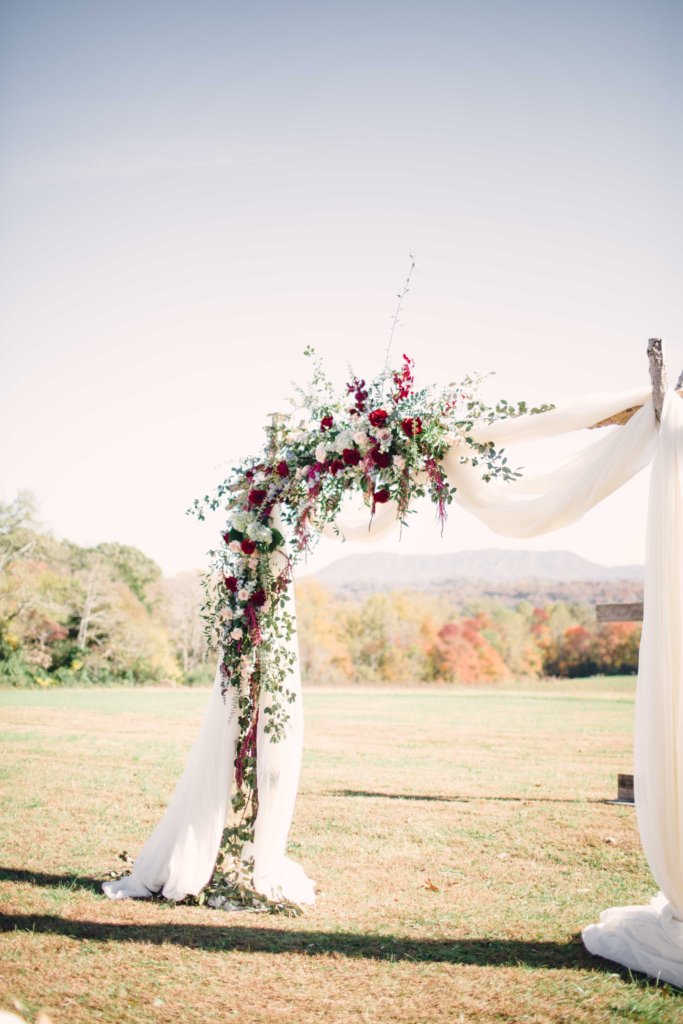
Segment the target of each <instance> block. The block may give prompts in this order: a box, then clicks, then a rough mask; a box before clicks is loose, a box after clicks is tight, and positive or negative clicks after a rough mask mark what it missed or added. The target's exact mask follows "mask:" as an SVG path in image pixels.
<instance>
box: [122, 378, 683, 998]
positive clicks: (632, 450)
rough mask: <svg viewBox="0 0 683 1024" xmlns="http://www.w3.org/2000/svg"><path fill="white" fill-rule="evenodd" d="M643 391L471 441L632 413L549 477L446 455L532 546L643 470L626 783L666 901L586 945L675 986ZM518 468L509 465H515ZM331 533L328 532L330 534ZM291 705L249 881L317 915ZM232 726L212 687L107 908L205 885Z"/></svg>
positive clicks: (669, 577) (674, 738)
mask: <svg viewBox="0 0 683 1024" xmlns="http://www.w3.org/2000/svg"><path fill="white" fill-rule="evenodd" d="M649 394H650V390H649V388H642V389H638V390H636V391H631V392H627V393H621V394H619V395H593V396H587V397H582V398H579V399H571V400H568V401H566V402H564V403H562V404H561V405H560V406H558V408H557V409H555V410H553V411H552V412H549V413H543V414H541V415H536V416H524V417H520V418H518V419H514V420H510V421H501V422H498V423H495V424H492V425H491V426H488V427H481V428H479V430H478V431H477V439H478V440H481V441H486V440H491V441H493V442H494V443H496V445H498V446H505V447H506V448H507V447H508V445H510V444H514V443H515V442H516V441H522V440H523V441H525V442H526V441H529V440H534V439H538V440H541V439H546V438H549V437H553V436H560V435H562V434H566V433H568V432H571V431H576V430H580V429H582V428H583V427H588V426H591V425H593V424H594V423H596V422H599V421H601V420H602V419H605V418H607V417H609V416H611V415H613V414H615V413H618V412H620V411H622V410H624V409H627V408H632V407H633V406H637V405H641V406H642V408H640V410H639V411H638V412H637V413H636V414H635V415H634V416H633V417H632V418H631V419H630V420H629V421H628V422H627V423H626V424H625V425H624V426H618V427H613V428H610V429H609V430H607V431H605V432H604V433H603V432H600V434H599V435H597V437H596V436H595V435H591V438H590V441H589V443H587V445H586V446H585V447H584V448H582V449H581V451H579V453H578V454H576V455H574V456H572V457H570V458H568V459H564V460H563V461H562V463H561V464H560V465H559V466H558V467H557V468H556V469H554V470H553V471H551V472H549V473H548V472H546V473H543V474H537V475H534V474H526V473H525V475H524V477H523V478H522V479H520V480H517V481H514V482H512V483H510V484H503V483H498V482H496V481H491V482H490V483H488V484H487V483H484V482H483V481H482V480H481V478H480V476H479V470H478V469H477V468H473V467H472V466H471V465H469V464H467V463H465V462H462V461H461V457H462V454H463V449H461V448H460V447H459V446H458V445H457V444H454V446H453V448H452V449H451V452H450V453H449V455H448V457H447V459H446V471H447V474H448V477H449V480H450V482H451V483H452V484H453V485H454V486H456V487H457V489H458V491H457V496H456V497H457V500H458V501H459V502H460V504H461V505H462V506H463V508H465V509H466V510H467V511H469V512H470V513H472V514H473V515H475V516H477V518H479V519H481V520H482V521H483V522H485V523H486V524H487V525H488V526H490V527H491V528H492V529H494V530H496V531H497V532H498V533H501V534H504V535H507V536H515V537H529V536H534V535H537V534H540V533H546V532H548V531H551V530H556V529H559V528H560V527H563V526H567V525H569V524H570V523H573V522H576V521H577V520H578V519H580V518H581V517H582V516H583V515H584V514H585V513H586V512H587V511H588V510H589V509H590V508H592V507H593V506H594V505H596V504H597V503H598V502H600V501H602V500H603V499H604V498H605V497H606V496H607V495H609V494H611V493H612V492H614V491H615V490H616V489H617V488H619V487H621V486H622V484H624V483H625V482H626V481H627V480H629V479H630V478H631V477H632V476H634V475H635V474H636V473H637V472H638V471H639V470H640V469H642V468H643V467H644V466H645V465H647V463H648V462H649V461H650V460H651V459H652V457H653V455H654V466H653V472H652V479H651V487H650V505H649V520H648V546H647V563H646V580H645V609H646V611H645V621H644V623H643V640H642V645H641V655H640V666H639V676H638V688H637V697H636V743H635V784H636V806H637V815H638V825H639V828H640V833H641V837H642V842H643V848H644V850H645V854H646V856H647V859H648V862H649V864H650V867H651V869H652V873H653V875H654V877H655V880H656V882H657V884H658V885H659V887H660V889H661V892H660V893H659V894H658V895H657V896H656V897H655V899H654V900H653V901H652V903H651V904H649V905H648V906H646V907H623V908H612V909H610V910H607V911H604V912H603V914H602V915H601V920H600V923H598V924H595V925H591V926H589V927H587V928H586V929H585V930H584V932H583V937H584V942H585V944H586V947H587V948H588V949H589V950H590V951H591V952H593V953H597V954H599V955H602V956H604V957H607V958H609V959H612V960H615V961H617V962H619V963H622V964H625V965H627V966H628V967H631V968H633V969H635V970H641V971H645V972H646V973H648V974H651V975H653V976H656V977H660V978H662V979H664V980H667V981H670V982H672V983H674V984H677V985H683V739H681V737H683V731H682V728H681V727H682V726H683V639H682V638H683V628H682V627H683V494H682V492H681V488H682V480H683V405H682V404H681V401H680V399H679V398H678V397H677V396H676V395H674V394H672V393H671V394H668V395H667V396H666V399H665V403H664V409H663V414H662V421H661V426H660V427H659V429H658V425H657V422H656V420H655V416H654V411H653V407H652V402H651V401H650V399H649ZM510 461H511V463H512V464H513V465H514V464H515V458H514V452H513V453H512V454H511V456H510ZM377 512H378V514H377V516H376V517H375V519H374V521H373V524H372V528H371V529H370V530H368V522H367V510H363V511H362V513H360V514H359V513H358V511H356V512H355V514H354V512H353V510H352V511H351V513H350V514H346V513H345V514H344V515H342V516H340V518H339V520H338V525H339V526H340V527H341V529H342V532H344V533H345V534H346V535H347V536H349V537H351V536H353V539H354V540H356V541H357V540H363V539H367V540H368V541H372V540H374V539H376V538H377V537H378V536H379V535H380V534H381V533H382V532H384V531H385V530H387V529H390V528H391V527H392V525H393V522H394V517H395V507H393V506H391V505H390V504H389V505H385V506H380V508H379V509H378V510H377ZM325 532H327V533H331V532H333V531H332V530H331V529H330V528H326V531H325ZM291 685H292V688H293V689H295V691H296V692H297V694H298V699H297V701H296V702H295V704H294V705H293V706H292V712H293V713H292V718H291V720H290V725H289V729H288V732H287V736H286V739H285V741H284V742H281V743H277V744H273V743H271V742H270V741H269V740H268V739H267V738H266V737H265V736H263V734H260V735H259V737H258V750H259V814H258V820H257V824H256V837H255V843H254V850H253V853H254V860H255V881H256V885H257V887H258V888H259V889H260V891H262V892H264V893H266V894H268V895H278V894H280V893H281V894H282V895H284V896H285V897H286V898H288V899H291V900H293V901H295V902H300V903H304V902H312V901H313V899H314V894H313V885H312V883H311V881H310V880H309V879H308V878H307V876H306V875H305V873H304V872H303V870H302V869H301V868H300V867H299V866H298V865H295V864H293V863H292V862H291V861H289V860H288V859H287V858H286V856H285V845H286V839H287V832H288V829H289V825H290V822H291V817H292V812H293V808H294V801H295V797H296V788H297V783H298V775H299V764H300V759H301V746H302V738H303V713H302V706H301V698H300V681H299V674H298V669H297V671H296V672H295V675H294V678H293V680H292V683H291ZM235 742H236V723H235V719H234V716H233V715H231V713H230V710H229V708H227V707H224V706H223V703H222V701H221V698H220V683H219V681H218V679H216V682H215V683H214V688H213V691H212V694H211V698H210V700H209V706H208V708H207V711H206V714H205V717H204V722H203V725H202V729H201V732H200V736H199V738H198V740H197V742H196V744H195V746H194V747H193V749H192V752H191V754H190V758H189V761H188V765H187V768H186V769H185V773H184V774H183V776H182V778H181V780H180V782H179V783H178V787H177V789H176V792H175V794H174V795H173V798H172V800H171V802H170V804H169V807H168V809H167V811H166V814H165V815H164V818H163V819H162V821H161V822H160V824H159V825H158V827H157V829H156V830H155V831H154V833H153V834H152V836H151V837H150V839H149V841H148V843H147V844H146V846H145V847H144V848H143V850H142V852H141V853H140V855H139V857H138V859H137V860H136V862H135V865H134V867H133V871H132V873H131V875H130V876H129V877H128V878H125V879H122V880H121V881H119V882H112V883H105V885H104V888H105V891H106V892H107V893H108V895H110V896H112V897H114V898H118V897H125V896H143V895H147V894H148V893H149V892H151V891H159V890H162V891H163V893H164V895H166V896H168V897H173V898H175V899H179V898H181V897H182V896H183V895H185V894H187V893H196V892H198V891H199V890H200V889H201V888H202V886H203V885H204V884H206V882H207V881H208V880H209V877H210V874H211V869H212V867H213V863H214V861H215V857H216V854H217V852H218V846H219V842H220V835H221V830H222V827H223V822H224V820H225V813H226V808H227V805H228V799H229V797H230V785H231V778H232V765H233V762H234V758H235Z"/></svg>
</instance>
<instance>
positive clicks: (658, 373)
mask: <svg viewBox="0 0 683 1024" xmlns="http://www.w3.org/2000/svg"><path fill="white" fill-rule="evenodd" d="M647 358H648V362H649V364H650V380H651V381H652V402H653V405H654V407H655V416H656V417H657V422H658V423H659V420H660V417H661V415H662V406H663V405H664V393H665V391H666V387H667V384H666V366H665V365H664V355H663V352H662V339H661V338H650V340H649V341H648V343H647ZM676 393H677V394H679V395H680V396H681V397H682V398H683V372H681V375H680V377H679V378H678V382H677V384H676ZM641 408H642V406H640V405H633V406H631V407H630V408H629V409H623V410H622V411H621V412H618V413H615V415H614V416H609V417H608V418H607V419H605V420H600V422H599V423H594V424H593V425H592V427H589V428H588V429H589V430H595V429H596V428H597V427H611V426H614V425H615V424H619V425H621V424H623V423H628V421H629V420H630V419H631V417H632V416H633V415H635V413H637V412H638V410H639V409H641Z"/></svg>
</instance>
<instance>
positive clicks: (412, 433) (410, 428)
mask: <svg viewBox="0 0 683 1024" xmlns="http://www.w3.org/2000/svg"><path fill="white" fill-rule="evenodd" d="M401 426H402V427H403V433H404V434H405V435H406V437H417V435H418V434H421V433H422V420H421V419H420V417H419V416H416V417H415V419H413V417H412V416H407V417H406V419H404V420H403V422H402V423H401Z"/></svg>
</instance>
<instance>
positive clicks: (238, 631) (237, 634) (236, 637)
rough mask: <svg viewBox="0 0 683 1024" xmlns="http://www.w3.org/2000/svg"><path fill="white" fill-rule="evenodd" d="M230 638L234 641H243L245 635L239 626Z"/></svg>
mask: <svg viewBox="0 0 683 1024" xmlns="http://www.w3.org/2000/svg"><path fill="white" fill-rule="evenodd" d="M230 636H231V637H232V638H233V640H241V639H242V637H243V636H244V634H243V632H242V630H241V629H240V627H239V626H235V628H234V629H233V631H232V633H231V634H230Z"/></svg>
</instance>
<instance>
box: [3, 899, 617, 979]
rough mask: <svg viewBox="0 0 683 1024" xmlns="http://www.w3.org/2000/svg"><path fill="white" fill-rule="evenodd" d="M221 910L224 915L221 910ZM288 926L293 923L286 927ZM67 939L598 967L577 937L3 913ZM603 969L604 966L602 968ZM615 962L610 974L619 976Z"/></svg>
mask: <svg viewBox="0 0 683 1024" xmlns="http://www.w3.org/2000/svg"><path fill="white" fill-rule="evenodd" d="M216 913H220V912H216ZM288 923H289V922H288ZM17 930H18V931H22V932H32V933H33V934H47V935H64V936H67V937H68V938H71V939H77V940H82V941H88V942H93V941H94V942H102V943H109V942H117V943H118V942H129V943H143V944H150V943H151V944H154V945H162V944H170V945H175V946H183V947H186V948H189V949H202V950H208V951H225V952H231V951H236V952H244V953H267V954H282V953H285V954H299V955H301V956H307V957H313V956H320V955H325V954H327V955H330V954H332V955H336V956H342V957H348V958H351V959H363V960H389V961H398V960H405V961H415V962H422V963H449V964H478V965H480V966H488V967H490V966H495V967H515V966H524V967H531V968H554V969H567V968H569V969H576V968H582V969H586V968H593V969H595V967H596V966H597V965H598V963H599V962H598V961H596V960H595V958H592V957H589V955H588V954H587V953H586V952H585V950H584V948H583V946H582V944H581V940H580V937H579V936H576V937H575V938H574V939H572V940H570V941H569V942H520V941H516V940H512V939H490V940H488V939H455V940H453V941H449V940H446V939H425V938H422V939H407V938H402V937H398V936H395V935H363V934H357V933H354V932H320V931H306V930H302V929H299V928H290V927H283V928H273V927H268V926H262V927H259V926H258V925H257V926H247V925H241V924H237V923H235V924H231V925H228V926H221V925H220V924H169V923H164V924H128V923H126V924H112V923H110V922H100V921H77V920H71V919H67V918H63V917H58V916H56V915H51V914H0V931H2V932H13V931H17ZM600 966H601V967H602V965H600ZM614 967H615V965H614V964H611V965H610V966H609V968H607V967H604V969H605V970H607V969H609V971H610V972H612V973H614Z"/></svg>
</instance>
